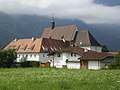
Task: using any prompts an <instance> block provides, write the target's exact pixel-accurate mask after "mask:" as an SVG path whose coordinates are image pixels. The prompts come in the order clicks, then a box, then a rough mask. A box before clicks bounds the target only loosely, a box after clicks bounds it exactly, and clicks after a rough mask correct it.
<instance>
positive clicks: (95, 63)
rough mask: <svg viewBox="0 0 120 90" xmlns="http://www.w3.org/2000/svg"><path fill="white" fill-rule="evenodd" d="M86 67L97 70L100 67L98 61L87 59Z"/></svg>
mask: <svg viewBox="0 0 120 90" xmlns="http://www.w3.org/2000/svg"><path fill="white" fill-rule="evenodd" d="M88 69H94V70H98V69H101V62H100V61H88Z"/></svg>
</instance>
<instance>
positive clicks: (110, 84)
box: [0, 68, 120, 90]
mask: <svg viewBox="0 0 120 90" xmlns="http://www.w3.org/2000/svg"><path fill="white" fill-rule="evenodd" d="M0 90H120V70H98V71H92V70H72V69H52V68H42V69H40V68H25V69H24V68H15V69H0Z"/></svg>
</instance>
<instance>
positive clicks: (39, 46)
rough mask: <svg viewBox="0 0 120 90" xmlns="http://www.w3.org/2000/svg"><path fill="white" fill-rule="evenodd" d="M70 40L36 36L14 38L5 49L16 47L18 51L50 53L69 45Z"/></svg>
mask: <svg viewBox="0 0 120 90" xmlns="http://www.w3.org/2000/svg"><path fill="white" fill-rule="evenodd" d="M68 46H69V42H68V41H66V42H63V41H62V40H55V39H48V38H36V39H34V40H32V39H18V40H16V41H15V40H13V41H12V42H11V43H10V44H8V45H7V46H6V47H5V49H16V51H17V53H48V52H52V51H55V50H60V49H62V48H65V47H68Z"/></svg>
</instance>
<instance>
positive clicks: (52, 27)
mask: <svg viewBox="0 0 120 90" xmlns="http://www.w3.org/2000/svg"><path fill="white" fill-rule="evenodd" d="M51 24H52V26H51V29H54V28H55V20H54V14H52V21H51Z"/></svg>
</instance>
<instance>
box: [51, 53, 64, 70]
mask: <svg viewBox="0 0 120 90" xmlns="http://www.w3.org/2000/svg"><path fill="white" fill-rule="evenodd" d="M62 60H63V53H60V57H57V53H55V54H54V60H53V63H54V67H56V68H62Z"/></svg>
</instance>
